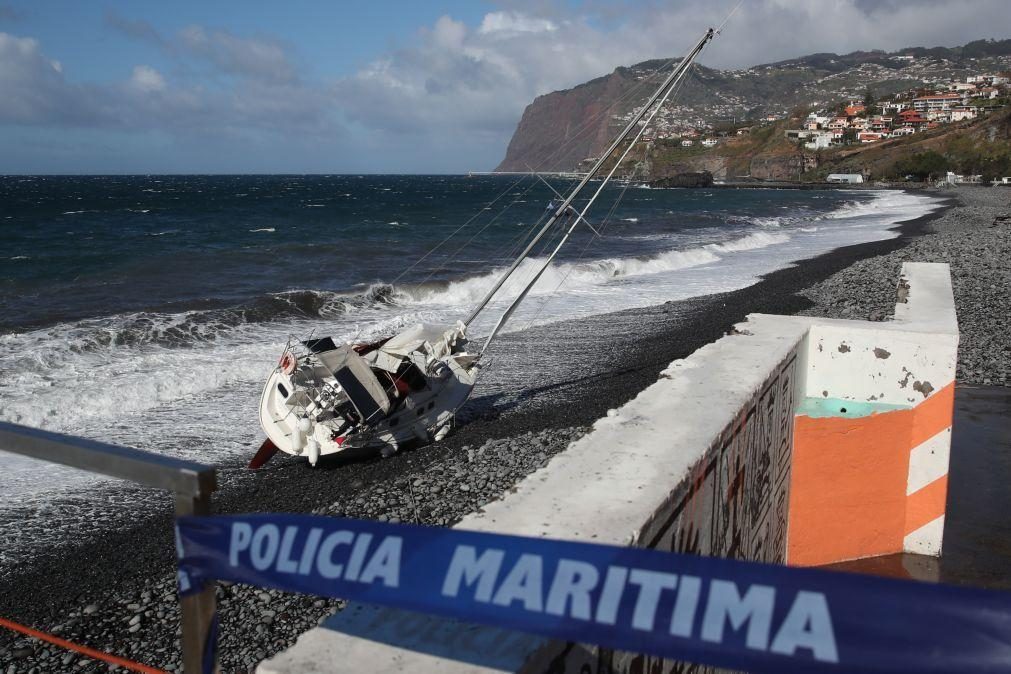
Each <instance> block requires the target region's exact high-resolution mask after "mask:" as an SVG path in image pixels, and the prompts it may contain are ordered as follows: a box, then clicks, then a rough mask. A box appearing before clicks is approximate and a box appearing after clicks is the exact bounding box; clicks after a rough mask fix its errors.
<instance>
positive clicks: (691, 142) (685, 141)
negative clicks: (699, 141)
mask: <svg viewBox="0 0 1011 674" xmlns="http://www.w3.org/2000/svg"><path fill="white" fill-rule="evenodd" d="M694 144H695V141H694V140H691V139H689V138H683V139H682V140H681V147H691V146H692V145H694Z"/></svg>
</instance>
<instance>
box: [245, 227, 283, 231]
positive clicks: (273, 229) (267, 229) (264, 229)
mask: <svg viewBox="0 0 1011 674" xmlns="http://www.w3.org/2000/svg"><path fill="white" fill-rule="evenodd" d="M249 231H250V232H276V231H277V230H276V229H275V228H273V227H260V228H259V229H251V230H249Z"/></svg>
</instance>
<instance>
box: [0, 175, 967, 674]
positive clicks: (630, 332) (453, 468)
mask: <svg viewBox="0 0 1011 674" xmlns="http://www.w3.org/2000/svg"><path fill="white" fill-rule="evenodd" d="M914 193H922V194H929V195H931V196H935V197H936V196H938V193H937V192H935V191H929V192H921V191H917V192H914ZM958 206H959V204H957V203H956V199H952V198H948V199H946V200H945V201H944V202H942V204H941V208H940V209H938V210H937V211H935V212H934V213H931V214H928V215H925V216H922V217H920V218H915V219H912V220H908V221H904V222H900V223H897V224H896V225H895V227H894V229H896V230H897V231H898V232H899V235H898V236H897V237H895V238H892V239H886V240H882V241H875V242H871V243H863V244H856V245H853V246H847V247H843V248H839V249H836V250H834V251H831V252H829V253H825V254H823V255H819V256H817V257H814V258H810V259H807V260H803V261H800V262H798V263H796V264H795V265H794V266H791V267H787V268H784V269H780V270H777V271H775V272H772V273H770V274H768V275H766V276H764V277H762V279H761V280H760V281H758V282H757V283H755V284H753V285H751V286H748V287H746V288H743V289H740V290H736V291H732V292H729V293H722V294H718V295H708V296H702V297H698V298H691V299H688V300H682V301H678V302H668V303H666V304H662V305H655V306H651V307H646V308H643V309H630V310H624V311H619V312H615V313H611V314H604V315H599V316H593V317H589V318H583V319H576V320H573V321H566V322H564V323H559V324H553V325H548V326H540V327H537V328H533V329H531V330H528V331H525V332H523V333H509V334H507V335H504V336H503V338H502V344H503V348H502V350H501V351H500V352H499V353H498V354H497V355H498V358H497V359H496V360H497V361H500V362H506V363H508V361H509V354H510V353H515V354H517V355H523V356H526V357H529V353H530V352H531V346H530V345H531V344H537V346H538V348H539V350H540V353H539V355H538V357H539V358H542V359H543V360H544V362H545V363H553V364H554V368H547V371H545V372H544V373H543V376H542V377H541V378H540V379H539V385H538V386H537V388H528V387H526V386H528V385H529V382H516V381H512V380H510V373H509V372H508V371H502V370H501V369H500V370H497V371H496V370H495V368H494V366H493V368H492V369H493V371H494V377H493V378H492V380H491V381H490V382H488V385H487V386H485V387H484V390H482V391H481V392H480V394H479V395H477V396H475V398H474V399H473V401H472V403H471V404H469V405H468V408H467V411H466V413H465V414H462V415H461V416H466V417H468V421H467V423H465V424H464V425H463V426H462V427H461V428H460V429H458V430H457V431H456V432H455V433H453V434H451V435H450V436H449V437H448V438H447V439H446V440H445V441H443V442H442V443H440V444H438V445H432V446H428V447H425V448H422V449H420V450H413V451H406V452H403V453H401V454H398V455H396V456H394V457H392V458H391V459H387V460H382V461H378V460H373V461H367V462H357V463H355V462H351V463H348V462H345V461H341V462H333V463H332V464H331V465H328V466H326V467H324V468H323V469H322V470H319V469H317V470H308V469H306V468H305V466H304V465H303V464H302V463H301V462H299V461H297V460H288V461H281V462H278V463H277V464H272V465H271V466H270V467H269V469H268V470H265V471H262V472H260V473H251V472H249V471H245V470H244V468H243V467H242V466H239V465H226V466H224V467H222V468H221V469H220V474H219V475H220V483H221V488H220V490H219V492H218V493H217V494H215V497H214V504H215V511H216V512H219V513H228V512H255V511H294V512H324V513H328V514H343V515H347V516H350V517H373V518H380V519H381V518H383V517H386V518H387V519H399V520H404V521H420V522H422V523H428V524H442V525H445V524H451V523H453V522H455V521H456V520H458V519H459V518H460V517H462V516H463V515H465V514H467V513H469V512H471V511H473V510H475V509H477V508H479V507H481V506H482V505H483V504H484V503H486V502H487V501H489V500H492V499H494V498H496V496H497V495H499V494H501V493H503V492H504V491H505V490H507V489H508V488H509V487H511V486H512V485H513V484H515V483H516V482H518V481H519V480H521V479H522V478H523V477H524V476H525V475H527V474H529V473H530V472H533V470H536V469H537V468H538V467H539V466H540V465H543V463H545V462H546V461H547V459H548V458H549V457H550V456H551V455H553V454H555V453H557V452H559V451H561V450H563V449H564V448H565V447H566V446H567V445H568V442H569V441H570V440H571V439H572V438H574V437H578V436H579V435H580V434H581V432H582V430H583V429H584V428H585V427H586V426H588V425H589V424H591V423H592V422H593V421H595V420H596V419H598V418H600V417H602V416H604V415H605V414H606V413H607V410H608V409H610V408H613V407H617V406H619V405H621V404H623V403H624V402H625V401H627V400H628V399H630V398H632V397H634V396H635V395H636V394H638V392H639V391H641V390H642V389H643V388H645V387H646V386H648V385H649V384H652V383H653V382H654V381H655V380H656V377H657V375H658V373H659V372H660V371H661V370H662V369H663V368H665V367H667V365H668V364H669V363H670V362H671V361H672V360H676V359H678V358H682V357H684V356H686V355H688V354H689V353H691V352H692V351H694V350H695V349H697V348H698V347H699V346H701V345H703V344H706V343H708V342H711V341H713V340H715V339H717V338H719V337H720V336H722V335H723V334H724V333H725V332H726V331H727V329H729V327H730V326H731V325H732V324H734V323H736V322H739V321H741V320H743V318H744V316H746V315H747V314H748V313H788V314H793V313H799V312H805V311H819V310H830V309H831V307H832V305H831V304H830V303H827V301H825V302H820V301H819V300H818V299H817V296H816V297H815V298H814V299H812V298H811V297H806V296H805V295H803V294H801V293H803V292H805V291H807V290H808V289H811V288H817V287H819V286H824V285H825V284H826V283H827V282H828V281H829V280H830V279H831V278H833V277H834V276H836V275H838V274H843V273H845V271H846V270H847V269H849V268H851V267H852V266H853V265H855V264H857V263H860V262H862V261H866V260H869V259H879V258H881V257H885V256H889V255H894V254H896V253H898V252H900V251H902V250H904V249H906V248H907V247H908V246H910V244H912V243H913V242H915V241H918V240H920V239H922V238H924V237H923V236H922V235H923V234H931V233H932V232H931V231H930V230H931V223H932V222H935V221H939V220H942V219H943V218H944V217H945V216H947V214H948V213H951V212H953V211H957V210H958V208H957V207H958ZM962 208H966V207H965V206H962ZM896 280H897V277H896V278H891V279H890V281H889V285H888V290H889V292H890V293H891V298H892V299H891V302H892V304H893V305H894V287H895V282H896ZM826 308H827V309H826ZM889 313H890V312H889ZM960 318H961V315H960ZM605 344H607V345H617V348H610V349H607V348H602V346H603V345H605ZM517 383H519V385H520V389H519V390H518V391H517V389H516V387H515V386H512V387H510V384H517ZM125 491H126V492H132V493H134V494H135V495H137V496H138V497H141V498H145V499H146V500H148V501H153V500H155V499H160V500H161V501H163V502H164V505H163V507H160V508H156V510H160V512H156V513H155V514H152V515H150V516H146V515H145V516H144V517H143V518H141V521H139V522H138V521H134V522H130V518H129V515H128V514H124V515H123V517H122V518H121V522H123V523H125V526H124V527H123V528H121V529H117V530H115V531H112V532H111V533H105V534H103V535H102V537H101V539H98V540H93V541H87V542H82V543H78V544H76V545H75V544H73V543H70V542H69V541H68V543H67V544H66V545H61V546H59V547H58V549H50V550H45V551H40V554H39V555H38V557H37V558H36V559H35V560H33V564H32V565H31V567H30V568H20V569H7V570H5V573H4V574H3V575H0V615H4V616H5V617H11V618H15V619H20V620H22V621H24V622H28V623H29V624H33V625H35V626H38V627H41V628H43V629H46V628H53V627H54V625H55V624H57V621H58V620H59V624H60V625H61V626H62V627H61V629H60V630H59V633H60V634H61V635H62V636H65V637H67V638H71V639H77V640H80V641H82V642H84V643H87V644H89V645H92V646H95V647H99V648H107V649H109V650H111V651H112V652H116V653H119V654H123V655H129V656H130V657H134V658H136V659H140V660H141V661H143V662H145V663H147V664H151V665H157V666H163V667H165V668H166V669H169V670H170V671H172V669H173V668H172V667H171V665H172V664H173V663H175V662H177V659H176V655H175V650H174V646H173V640H174V639H175V628H176V626H177V617H176V613H177V608H176V605H175V603H174V602H175V599H174V584H173V577H172V570H173V557H172V552H173V547H172V542H171V514H170V508H169V503H168V501H169V499H168V498H166V497H165V495H156V494H154V493H152V492H150V491H147V492H145V491H143V490H139V489H127V490H125ZM60 507H61V506H56V507H55V508H54V509H52V512H54V513H57V512H58V511H59V509H60ZM70 507H73V506H72V505H71V506H70ZM81 569H85V570H86V571H84V572H82V571H81ZM26 588H31V589H30V590H29V589H26ZM107 589H112V596H109V594H108V593H107ZM264 596H266V599H264ZM219 599H220V601H221V605H220V610H221V615H222V639H221V648H222V664H223V667H225V669H227V670H229V671H232V670H234V669H236V668H241V667H243V666H245V665H246V664H248V663H252V662H253V661H255V660H259V659H262V658H263V657H265V656H266V655H269V654H270V653H273V652H276V651H277V650H280V649H281V648H283V647H284V646H285V645H286V644H288V643H291V641H293V639H294V637H295V636H297V635H298V634H299V633H300V632H301V631H304V630H305V629H307V628H309V627H311V626H313V625H315V624H316V622H317V621H318V620H319V619H320V618H321V617H324V616H326V615H328V614H329V613H331V612H332V611H333V610H334V609H335V608H336V607H337V606H338V603H337V602H332V601H328V600H320V599H315V598H313V597H297V596H291V595H282V594H281V593H277V592H265V591H256V590H253V589H252V588H246V587H243V586H229V587H225V588H223V589H222V590H221V591H219ZM91 608H94V610H93V611H89V610H87V609H91ZM265 611H273V613H272V614H269V615H268V614H267V613H265ZM137 615H141V616H142V618H141V619H140V620H139V621H138V622H136V623H135V624H136V625H140V627H138V628H137V629H136V630H134V631H133V632H130V631H129V629H132V627H133V625H129V622H130V621H131V620H133V618H134V616H137ZM57 616H60V617H59V618H57ZM21 641H22V640H20V639H16V638H14V639H11V638H10V635H9V634H7V635H4V636H0V667H7V666H8V665H9V663H11V662H14V660H13V659H12V657H11V656H10V655H8V654H7V653H9V652H10V651H11V650H12V648H11V645H12V644H18V645H20V642H21ZM251 644H252V645H251ZM38 650H39V651H40V652H41V651H46V650H47V649H43V648H40V649H38ZM159 650H160V652H159ZM53 653H54V655H52V656H50V657H56V658H62V657H63V653H62V652H57V651H55V650H54V651H53ZM77 659H79V658H74V660H77ZM45 660H48V658H46V659H45ZM72 661H73V660H72ZM72 661H71V662H72ZM56 662H61V661H60V660H57V661H56ZM24 664H28V663H27V662H26V663H24ZM50 664H55V663H50ZM19 665H20V662H19ZM28 666H29V667H30V666H31V665H28ZM62 666H63V667H66V668H69V667H70V662H67V663H63V665H62ZM91 667H92V665H86V666H85V667H84V668H77V669H76V671H92V669H91ZM15 671H21V670H20V669H16V670H15ZM25 671H27V669H25ZM47 671H48V670H47ZM95 671H97V670H95Z"/></svg>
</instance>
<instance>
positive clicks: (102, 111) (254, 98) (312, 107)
mask: <svg viewBox="0 0 1011 674" xmlns="http://www.w3.org/2000/svg"><path fill="white" fill-rule="evenodd" d="M0 90H2V91H4V94H5V95H4V96H2V97H0V124H2V123H6V124H19V125H26V126H55V127H71V128H98V129H116V130H126V131H146V130H157V131H167V132H169V133H172V134H175V135H179V136H188V137H195V136H200V135H214V134H219V133H227V134H229V135H231V136H238V137H242V136H243V135H246V136H248V135H249V132H250V131H256V132H258V133H264V132H265V133H270V134H278V135H291V134H301V135H308V136H311V137H320V136H324V137H325V136H332V135H335V134H336V135H339V134H340V129H339V124H338V123H337V122H336V121H335V120H334V119H333V118H332V116H331V115H330V114H329V112H328V110H329V107H330V105H331V104H332V102H331V101H330V99H329V97H328V96H329V94H328V93H327V92H326V91H325V90H323V91H319V90H317V89H315V88H309V87H305V86H302V85H300V84H298V83H297V82H295V81H294V80H293V79H292V78H288V79H286V80H284V81H277V80H276V79H273V78H268V81H264V80H262V79H251V80H245V79H243V80H240V81H238V82H236V83H235V84H234V86H232V87H230V88H228V87H226V88H218V87H216V88H214V89H211V88H208V87H205V86H202V85H200V84H198V83H192V82H190V83H176V84H175V85H173V84H172V83H170V82H169V81H168V80H167V79H166V77H165V76H164V75H163V74H162V73H161V72H159V71H158V70H156V69H154V68H153V67H151V66H149V65H137V66H134V68H133V70H132V72H131V74H130V77H129V78H128V79H126V80H124V81H122V82H117V83H112V84H103V85H96V84H86V85H82V84H75V83H72V82H69V81H68V80H67V79H66V77H65V74H64V72H63V69H62V67H61V66H60V64H59V63H58V62H56V61H54V60H51V59H49V58H48V57H47V56H46V55H45V54H44V53H43V51H42V49H41V46H40V44H39V43H38V41H37V40H34V39H32V38H28V37H18V36H14V35H10V34H7V33H0Z"/></svg>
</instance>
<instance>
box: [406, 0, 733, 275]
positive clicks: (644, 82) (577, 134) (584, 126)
mask: <svg viewBox="0 0 1011 674" xmlns="http://www.w3.org/2000/svg"><path fill="white" fill-rule="evenodd" d="M742 2H743V0H742ZM724 23H726V22H724ZM676 61H677V58H672V59H668V60H666V61H664V62H663V63H662V64H660V65H659V66H657V67H656V68H654V69H653V70H652V71H650V72H649V73H648V74H647V75H646V76H645V77H643V78H642V79H641V80H639V81H638V82H637V83H636V84H635V85H634V86H632V87H630V88H629V89H628V90H627V91H626V92H625V93H623V94H622V95H621V96H619V97H618V98H617V99H615V101H614V102H612V103H611V104H610V105H608V106H607V107H605V108H602V109H601V110H599V111H597V112H595V113H593V114H592V115H590V116H589V117H588V118H587V119H586V120H584V121H583V122H582V123H581V124H580V125H579V126H577V127H576V129H575V130H574V131H572V133H571V135H570V136H569V137H568V138H567V139H566V140H565V141H564V142H563V143H562V144H560V145H559V146H558V147H557V148H555V150H554V151H553V152H551V154H549V155H547V156H545V157H543V158H542V159H541V160H540V164H541V165H545V164H548V163H549V162H550V161H551V160H553V159H555V158H557V157H558V156H559V155H561V154H562V152H563V151H565V150H567V149H569V148H570V147H571V146H572V145H574V144H575V143H576V142H577V141H578V140H580V139H581V138H582V136H583V135H584V134H586V133H587V132H589V131H591V130H593V127H594V125H595V124H596V123H597V122H599V121H600V120H601V118H603V117H604V116H605V115H608V114H611V113H612V112H614V111H615V110H616V109H619V108H620V106H621V105H622V104H624V103H625V102H627V101H628V100H630V99H633V98H635V97H636V96H638V95H639V94H640V93H641V92H642V90H643V89H645V88H647V87H648V86H649V84H650V82H652V81H653V80H654V78H656V76H657V75H658V74H659V73H661V72H662V71H664V70H665V69H667V68H668V67H670V66H672V65H673V64H674V63H675V62H676ZM532 174H534V175H537V171H536V170H534V169H532ZM528 177H529V175H528V174H524V175H521V176H520V177H519V178H517V179H516V180H514V181H512V182H511V183H510V184H509V185H508V186H507V187H506V188H505V189H503V190H502V191H500V192H499V193H498V194H497V195H496V196H495V197H494V198H493V199H492V200H491V201H489V202H488V203H487V205H486V207H490V206H493V205H494V204H495V203H497V202H498V201H499V200H500V199H502V198H503V197H504V196H506V195H507V194H509V193H510V192H511V191H512V190H514V189H516V188H518V187H519V185H521V184H522V183H523V181H525V180H526V179H527V178H528ZM529 190H530V188H529V187H528V188H527V189H526V190H524V192H523V195H526V193H527V192H529ZM515 203H516V202H515V201H514V202H513V203H511V204H508V205H507V206H506V209H504V210H508V208H510V207H511V206H512V205H514V204H515ZM483 214H484V210H480V211H478V212H477V213H475V214H474V215H472V216H471V217H470V218H468V219H467V220H466V221H465V222H463V224H461V225H459V226H458V227H457V228H456V229H454V230H453V231H452V232H450V233H449V234H448V235H446V236H445V237H444V238H443V239H442V240H441V241H439V243H437V244H436V245H435V246H433V247H432V248H430V249H429V250H428V251H427V252H425V254H424V255H422V256H421V257H419V258H418V259H417V260H415V261H414V262H413V263H411V264H410V265H408V266H407V267H406V268H405V269H404V270H403V271H401V272H400V273H399V274H398V275H397V276H396V278H394V279H393V280H392V281H391V282H390V285H393V286H395V285H396V284H397V283H399V282H400V281H401V280H402V279H403V278H404V276H406V275H407V274H408V273H409V272H411V271H412V270H413V269H415V268H416V267H417V266H418V265H419V264H421V263H422V262H424V261H425V260H426V259H428V258H429V257H431V256H432V255H433V254H435V253H436V252H437V251H438V250H439V249H440V248H442V246H444V245H445V244H447V243H448V242H449V241H450V240H451V239H453V238H455V237H456V236H457V235H458V234H459V233H460V232H461V231H463V230H464V229H466V228H467V227H469V226H470V225H471V224H473V223H474V221H476V220H477V219H478V218H480V217H481V216H482V215H483ZM547 215H548V214H545V216H542V217H541V218H540V219H539V220H538V222H537V223H535V224H534V228H536V226H537V225H539V224H540V223H541V222H543V220H544V217H546V216H547ZM472 240H473V237H471V239H469V240H468V244H469V243H470V241H472ZM459 252H460V251H457V252H456V253H454V254H452V255H450V256H449V257H448V258H447V259H446V260H444V261H442V262H441V263H439V266H438V267H436V268H434V269H433V271H432V272H430V273H429V274H428V276H427V277H426V280H428V279H430V278H431V276H432V275H434V273H437V272H438V271H440V270H441V269H443V268H445V267H446V266H448V265H449V264H450V263H451V262H452V261H453V260H454V259H455V257H456V255H457V254H458V253H459Z"/></svg>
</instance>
